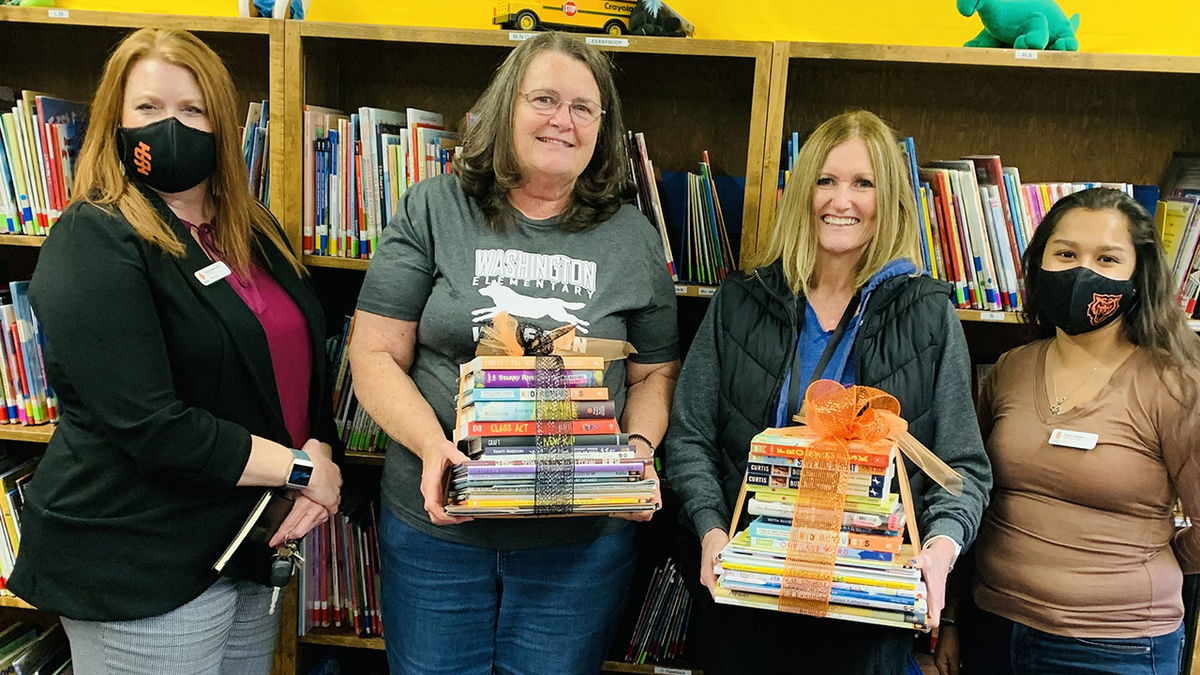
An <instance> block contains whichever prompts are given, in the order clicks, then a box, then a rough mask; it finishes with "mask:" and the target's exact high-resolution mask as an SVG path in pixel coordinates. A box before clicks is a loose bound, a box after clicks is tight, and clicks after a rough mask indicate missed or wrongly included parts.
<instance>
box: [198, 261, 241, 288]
mask: <svg viewBox="0 0 1200 675" xmlns="http://www.w3.org/2000/svg"><path fill="white" fill-rule="evenodd" d="M230 274H233V270H230V269H229V265H226V264H225V263H223V262H221V261H220V260H218V261H217V262H215V263H213V264H211V265H209V266H208V267H205V268H203V269H198V270H196V278H197V279H199V280H200V283H202V284H204V285H205V286H212V285H213V284H215V283H217V282H218V281H220V280H222V279H224V278H225V277H227V276H229V275H230Z"/></svg>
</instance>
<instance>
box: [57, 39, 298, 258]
mask: <svg viewBox="0 0 1200 675" xmlns="http://www.w3.org/2000/svg"><path fill="white" fill-rule="evenodd" d="M142 59H158V60H160V61H163V62H164V63H169V64H172V65H175V66H179V67H181V68H185V69H187V70H188V71H189V72H191V73H192V75H193V76H195V78H196V82H197V84H198V85H199V87H200V92H201V94H203V96H204V105H205V109H206V111H207V112H208V119H209V121H210V122H212V127H213V135H214V136H215V138H216V146H217V162H216V167H215V168H214V169H213V173H212V175H211V176H209V179H208V190H209V197H210V199H211V200H212V204H213V207H214V209H215V211H216V218H215V222H216V227H215V230H216V243H217V247H218V248H220V250H221V254H222V255H223V256H224V257H225V262H226V263H227V264H228V265H229V266H230V267H232V268H233V269H235V270H237V271H238V272H240V273H244V272H246V271H247V270H248V268H249V265H250V261H251V260H252V259H253V257H254V253H253V247H254V245H255V244H254V242H255V238H254V235H255V233H258V234H261V235H262V236H264V237H266V239H267V240H268V241H270V242H271V244H273V245H274V246H275V247H276V248H278V249H279V251H280V252H281V253H282V254H283V256H284V258H285V259H287V261H288V262H289V263H291V265H292V268H293V269H294V270H295V271H296V273H297V274H303V273H304V271H303V267H302V266H301V265H300V262H299V261H298V260H297V259H296V257H295V256H294V255H293V254H292V251H291V247H290V246H288V243H287V240H286V239H285V238H284V236H283V233H282V232H280V230H279V227H278V226H277V225H276V223H275V221H274V219H273V218H272V217H271V215H270V213H269V212H267V210H266V209H265V208H262V207H261V205H259V204H258V203H257V201H256V200H255V199H254V197H253V196H252V195H251V194H250V190H249V188H248V187H247V184H246V183H247V175H246V165H245V163H244V161H243V159H242V153H241V148H240V147H239V145H240V144H239V143H238V138H237V129H238V120H237V113H236V103H235V97H234V88H233V80H232V79H231V78H230V77H229V71H228V70H226V68H225V64H224V63H222V62H221V57H219V56H217V54H216V53H215V52H213V50H212V49H209V47H208V45H206V44H204V43H203V42H201V41H200V40H199V39H198V38H197V37H196V36H194V35H192V34H191V33H189V32H187V31H185V30H181V29H177V28H142V29H140V30H137V31H134V32H133V33H131V34H130V35H129V36H128V37H126V38H125V39H124V40H122V41H121V43H120V44H119V45H117V48H116V49H115V50H114V51H113V53H112V55H111V56H109V58H108V62H107V63H105V64H104V73H103V74H102V75H101V76H100V84H99V85H98V86H97V87H96V95H95V98H93V99H92V107H91V112H90V119H89V121H88V130H87V135H86V136H85V138H84V141H83V148H82V150H81V151H80V153H79V160H78V162H77V163H76V167H77V168H76V172H75V183H74V186H73V193H74V194H75V199H77V200H82V201H85V202H88V203H90V204H94V205H96V206H99V207H100V208H103V209H106V210H109V209H113V208H115V209H117V210H119V211H120V212H121V214H122V215H124V216H125V218H126V219H127V220H128V221H129V224H130V225H132V226H133V229H134V231H136V232H137V233H138V234H139V235H140V236H141V237H142V238H143V239H145V240H147V241H149V242H151V243H153V244H154V245H156V246H158V247H159V248H161V249H162V250H163V251H165V252H166V253H168V254H170V255H173V256H182V255H183V253H184V251H185V250H186V249H185V247H184V244H183V242H182V241H180V240H179V238H178V237H176V236H175V233H174V232H173V231H172V230H171V228H170V226H169V225H168V224H167V223H166V221H164V220H163V218H162V216H160V215H159V213H158V211H157V210H156V209H155V208H154V206H153V205H152V204H151V203H150V200H148V199H147V198H146V196H145V195H144V194H142V192H141V190H139V189H138V187H137V186H136V185H135V184H134V182H133V181H132V180H131V179H130V178H129V176H128V175H126V173H125V167H124V165H123V164H122V163H121V158H120V155H119V154H118V152H117V129H118V128H119V127H120V126H121V111H122V108H123V106H124V101H125V84H126V81H127V79H128V77H129V71H130V70H131V69H132V68H133V66H134V65H135V64H137V63H138V62H139V61H141V60H142Z"/></svg>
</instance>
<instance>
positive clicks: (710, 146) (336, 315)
mask: <svg viewBox="0 0 1200 675" xmlns="http://www.w3.org/2000/svg"><path fill="white" fill-rule="evenodd" d="M143 26H179V27H183V28H187V29H188V30H192V31H195V32H197V34H198V35H199V36H200V37H201V38H202V39H204V40H205V42H206V43H207V44H209V45H210V46H212V47H213V48H214V50H215V51H217V52H218V53H219V54H220V55H221V57H222V58H223V59H224V60H225V62H226V65H227V66H228V67H229V69H230V72H231V74H232V75H233V77H234V82H235V85H236V86H237V88H238V97H239V105H240V106H241V108H240V109H242V110H244V109H245V106H246V105H247V104H248V103H249V102H251V101H258V100H264V99H269V100H270V101H271V108H272V117H273V118H274V124H272V127H273V129H274V132H273V133H274V135H275V142H273V143H271V156H270V161H271V172H272V174H273V175H274V177H275V178H274V180H273V181H272V184H271V207H272V211H273V212H274V213H275V215H276V216H277V217H278V218H279V220H280V222H281V223H283V225H284V227H285V229H286V230H287V233H288V236H289V237H291V238H292V241H293V243H294V246H295V247H296V250H297V251H299V250H300V247H301V244H300V241H301V239H300V237H301V227H302V214H303V194H302V190H303V187H302V182H301V180H302V171H301V170H300V159H299V158H300V156H301V154H300V153H301V151H302V134H303V129H302V126H303V120H302V110H303V105H304V104H306V103H308V104H315V105H324V106H329V107H337V108H341V109H343V110H346V111H350V110H351V109H354V108H357V107H358V106H363V105H370V106H378V107H398V108H400V109H403V108H404V107H409V106H411V107H418V108H423V109H426V110H432V111H437V112H440V113H442V114H443V115H445V118H446V121H447V126H448V127H457V121H458V120H459V119H460V118H461V117H462V115H463V113H465V112H466V111H467V109H468V108H469V107H470V105H471V104H472V103H473V102H474V99H475V97H476V96H477V95H478V94H479V93H480V92H481V91H482V90H483V88H484V86H485V85H486V83H487V81H488V78H489V77H490V75H491V73H492V71H493V70H494V68H495V67H496V66H497V65H498V64H499V62H500V60H501V59H503V57H504V55H505V54H506V53H507V50H508V49H509V48H511V47H512V46H513V45H514V44H515V41H516V40H518V39H520V37H521V35H520V34H511V33H509V32H506V31H499V30H451V29H434V28H412V27H396V26H375V25H352V24H333V23H325V24H323V23H312V22H290V21H289V22H284V21H277V20H270V19H240V18H224V17H198V16H171V15H157V14H140V13H137V14H134V13H111V12H96V11H85V10H64V9H45V8H23V7H0V45H3V54H4V56H3V63H4V66H5V67H4V68H3V72H2V73H0V83H2V84H5V85H8V86H12V87H14V88H17V89H31V90H38V91H45V92H48V93H51V94H53V95H56V96H59V97H62V98H68V99H74V100H84V101H86V100H90V98H91V95H92V92H93V90H94V87H95V83H96V81H97V79H98V77H99V74H100V69H101V67H102V66H103V63H104V60H105V58H106V57H107V55H108V53H109V51H110V50H111V49H112V47H113V46H115V44H116V43H117V42H118V41H119V40H120V39H121V38H122V37H123V36H124V35H125V34H127V33H128V32H129V31H130V30H132V29H135V28H139V27H143ZM597 37H598V38H599V39H598V40H597V42H598V43H599V44H598V46H599V47H600V48H601V49H604V50H606V51H608V52H609V53H610V54H611V55H612V56H613V59H614V61H615V62H616V64H617V66H618V72H617V85H618V89H619V90H620V92H621V96H622V104H623V107H624V112H625V121H626V126H627V128H629V129H632V130H635V131H644V132H646V133H647V140H648V142H649V143H650V144H651V145H652V154H653V158H654V160H655V162H656V164H657V165H658V166H659V167H660V168H662V169H664V170H675V171H681V170H689V169H692V168H694V165H695V163H696V162H697V161H698V159H699V155H700V151H701V150H705V149H707V150H709V152H710V154H711V155H712V157H713V160H714V163H715V165H716V170H717V172H718V173H724V174H735V175H736V174H741V175H744V176H745V177H746V181H747V188H746V194H745V201H744V208H743V213H742V216H743V218H742V220H743V222H742V228H741V230H742V235H741V237H742V238H741V242H742V245H741V255H740V257H739V260H742V261H746V260H747V259H748V257H749V255H750V254H752V253H753V252H754V251H756V250H758V249H759V247H761V246H762V245H763V244H765V241H766V237H767V235H768V233H769V230H770V227H771V221H772V218H773V216H774V207H775V192H776V187H777V186H776V182H777V179H778V167H779V158H780V154H781V151H780V148H781V143H782V139H783V135H784V133H785V132H791V131H793V130H795V131H799V132H800V133H801V134H802V135H803V134H806V133H807V132H808V131H809V130H811V129H812V128H813V127H815V125H816V124H817V123H819V122H820V121H821V120H824V119H825V118H827V117H829V116H831V115H834V114H836V113H838V112H841V111H843V110H845V109H849V108H855V107H861V108H866V109H869V110H872V111H874V112H877V113H879V114H880V115H881V116H883V117H884V118H885V119H887V120H888V121H889V122H890V123H892V125H893V126H894V127H895V128H896V129H897V130H898V131H899V132H900V133H901V134H904V135H912V136H914V137H915V138H916V140H917V152H918V160H919V161H922V162H924V161H928V160H932V159H943V158H956V157H959V156H961V155H966V154H973V153H980V152H995V153H998V154H1000V155H1001V157H1002V158H1003V159H1004V161H1005V163H1006V164H1011V165H1016V166H1019V167H1020V168H1021V170H1022V172H1023V173H1022V177H1023V179H1026V180H1029V181H1040V180H1072V179H1075V180H1089V179H1099V180H1122V181H1129V182H1138V183H1157V182H1159V181H1160V180H1161V179H1162V178H1163V173H1164V170H1165V168H1166V165H1167V161H1168V159H1169V158H1170V155H1171V152H1172V151H1174V150H1197V149H1200V117H1197V116H1196V114H1195V106H1194V102H1195V100H1197V98H1200V58H1196V57H1175V56H1125V55H1111V54H1087V53H1051V52H1022V51H1013V50H996V49H966V48H942V47H911V46H897V45H857V44H834V43H812V42H777V43H773V44H772V43H768V42H733V41H706V40H692V39H686V40H684V39H664V38H639V37H620V38H615V39H614V38H611V37H607V36H597ZM42 240H43V238H41V237H31V236H22V235H5V236H0V281H5V282H6V281H9V280H17V279H27V278H29V276H30V275H31V274H32V272H33V268H34V265H35V264H36V260H37V251H38V248H37V247H38V246H40V245H41V242H42ZM304 263H305V265H306V266H308V267H309V269H310V271H311V273H312V279H313V283H314V285H315V286H316V288H317V291H318V293H319V294H320V295H321V296H322V300H323V302H324V304H325V308H326V313H327V316H328V317H329V320H330V322H331V326H330V329H331V333H332V331H333V330H334V329H335V328H336V326H334V325H333V324H334V323H335V322H338V321H340V317H341V316H343V315H344V314H347V313H349V312H350V311H352V309H353V305H354V299H355V297H356V295H357V291H358V288H359V286H360V285H361V282H362V271H363V270H365V269H366V267H367V265H368V261H366V260H352V259H342V258H329V257H320V256H305V257H304ZM743 264H744V262H743ZM712 292H713V289H712V288H711V287H704V286H695V285H687V284H679V285H677V286H676V293H677V296H679V297H680V298H681V299H680V323H681V340H682V344H683V346H685V347H686V345H687V344H688V342H689V340H690V335H691V333H692V332H694V328H695V326H696V325H697V324H698V323H699V321H700V318H701V316H702V315H703V312H704V311H705V309H706V307H707V303H706V302H705V299H707V298H708V297H711V295H712ZM959 316H960V318H961V319H962V320H963V322H964V329H965V331H966V335H967V340H968V344H969V346H970V350H971V354H972V361H973V362H974V363H977V364H981V363H992V362H994V361H995V359H996V358H997V357H998V356H999V355H1000V354H1001V353H1002V352H1003V351H1005V350H1007V349H1009V348H1011V347H1013V346H1015V345H1017V344H1019V343H1020V342H1021V341H1022V340H1023V339H1024V338H1023V333H1022V332H1021V330H1020V327H1019V326H1016V325H1015V324H1016V318H1015V316H1013V315H1012V314H1010V313H1005V312H980V311H975V310H959ZM1194 327H1196V328H1198V329H1200V326H1194ZM52 433H53V431H52V428H50V427H48V426H44V427H21V426H17V425H5V426H0V443H3V445H4V446H6V447H8V448H9V449H10V451H12V452H23V453H29V454H36V453H37V452H39V450H38V448H39V445H40V444H44V443H46V442H47V441H48V440H49V438H50V436H51V434H52ZM347 461H349V462H356V463H361V464H367V465H376V466H378V465H380V464H382V456H381V455H374V454H361V455H353V454H352V455H351V456H349V457H348V458H347ZM663 515H664V514H660V515H659V518H658V519H656V520H660V519H661V518H662V516H663ZM671 526H673V524H672V525H671ZM1193 581H1194V580H1193V579H1190V578H1189V579H1188V583H1187V584H1185V596H1187V600H1188V605H1189V613H1188V620H1187V622H1188V626H1189V631H1188V644H1187V648H1186V650H1185V672H1190V673H1192V674H1193V675H1200V667H1197V666H1198V665H1200V664H1195V663H1192V662H1193V661H1194V659H1192V654H1193V644H1194V632H1195V631H1194V624H1195V619H1194V604H1195V603H1194V602H1192V599H1193V598H1192V595H1193V594H1192V593H1189V592H1188V589H1191V588H1194V586H1195V584H1194V583H1192V582H1193ZM293 588H294V587H293ZM633 588H634V589H635V590H634V592H633V593H632V594H631V599H630V602H631V603H632V604H636V603H637V601H638V599H639V597H640V596H639V593H640V592H641V591H642V590H643V589H642V588H641V587H639V585H638V582H637V580H636V579H635V583H634V586H633ZM295 604H296V599H295V594H294V592H292V593H288V594H285V596H284V599H283V601H282V606H281V610H280V611H282V612H283V617H282V618H283V621H282V626H281V632H280V649H279V650H278V651H277V654H276V664H275V672H276V673H277V674H281V675H282V674H285V673H286V674H287V675H292V674H293V673H297V672H303V671H300V670H298V668H299V666H301V665H304V663H305V660H304V658H303V656H304V651H305V645H334V646H340V647H348V648H355V649H365V650H382V649H383V641H382V639H380V638H360V637H358V636H356V635H354V634H353V633H350V632H342V633H332V632H321V631H318V632H313V633H310V634H308V635H306V636H304V637H302V638H297V637H296V635H295V630H294V623H295V619H296V612H295ZM31 609H32V608H30V607H29V606H28V605H27V604H26V603H23V602H21V601H20V600H17V599H16V598H13V597H12V596H2V595H0V617H2V618H0V623H6V622H7V621H9V620H11V619H10V616H11V615H12V614H13V613H18V614H20V615H21V616H22V618H25V617H26V616H28V617H31V618H32V619H33V620H35V621H41V622H51V621H53V617H49V616H47V615H45V614H42V613H39V612H31V611H30V610H31ZM620 639H621V637H620V636H618V640H620ZM379 660H380V661H381V662H382V655H380V657H379ZM1189 663H1191V666H1190V670H1189V666H1188V664H1189ZM605 672H614V673H616V672H634V673H638V672H642V673H655V672H658V673H667V674H671V675H676V674H688V673H692V672H694V671H690V670H687V669H683V668H665V667H656V666H635V665H630V664H623V663H615V662H609V663H606V664H605Z"/></svg>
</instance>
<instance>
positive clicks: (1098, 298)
mask: <svg viewBox="0 0 1200 675" xmlns="http://www.w3.org/2000/svg"><path fill="white" fill-rule="evenodd" d="M1122 297H1124V296H1121V295H1104V294H1101V293H1092V304H1090V305H1088V309H1087V314H1088V321H1091V322H1092V325H1093V326H1099V325H1100V324H1101V323H1104V320H1105V319H1107V318H1108V317H1110V316H1112V313H1113V312H1115V311H1117V308H1118V307H1120V306H1121V298H1122Z"/></svg>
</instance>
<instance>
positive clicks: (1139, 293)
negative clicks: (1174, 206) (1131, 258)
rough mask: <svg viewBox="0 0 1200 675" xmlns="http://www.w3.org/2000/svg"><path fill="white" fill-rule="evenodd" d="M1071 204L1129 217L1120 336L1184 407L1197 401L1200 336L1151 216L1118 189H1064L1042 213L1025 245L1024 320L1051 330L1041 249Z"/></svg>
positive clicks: (1045, 333) (1041, 332)
mask: <svg viewBox="0 0 1200 675" xmlns="http://www.w3.org/2000/svg"><path fill="white" fill-rule="evenodd" d="M1075 209H1088V210H1091V211H1115V212H1116V213H1119V214H1121V215H1122V216H1124V217H1125V220H1126V222H1128V223H1129V238H1130V239H1131V240H1132V241H1133V250H1134V254H1135V258H1136V263H1135V266H1134V269H1133V277H1132V278H1131V279H1130V281H1132V282H1133V289H1134V297H1133V302H1132V304H1130V306H1129V310H1128V311H1126V313H1125V317H1124V321H1123V322H1122V324H1121V332H1122V334H1123V335H1124V337H1125V339H1127V340H1129V341H1130V342H1132V343H1133V344H1135V345H1137V346H1139V347H1142V348H1144V349H1145V350H1146V351H1147V352H1149V354H1150V358H1151V360H1152V361H1153V362H1154V366H1155V368H1156V369H1157V370H1158V373H1159V377H1160V378H1162V380H1163V382H1164V384H1169V385H1170V386H1168V387H1167V390H1168V391H1169V392H1170V393H1171V396H1172V397H1174V398H1175V400H1176V401H1178V402H1179V404H1180V405H1182V406H1184V407H1186V408H1189V409H1191V408H1194V407H1195V406H1196V405H1197V403H1200V401H1198V400H1197V398H1198V392H1197V390H1198V384H1197V381H1196V374H1197V373H1200V337H1197V336H1196V334H1195V333H1193V332H1192V330H1191V328H1189V327H1188V324H1187V316H1186V315H1185V314H1184V313H1183V311H1181V310H1180V309H1179V305H1178V304H1177V303H1176V302H1175V290H1174V288H1175V282H1174V281H1173V280H1172V278H1171V269H1170V267H1169V266H1168V264H1167V260H1166V255H1165V254H1164V253H1163V247H1162V241H1161V240H1160V239H1159V236H1158V230H1157V229H1155V227H1154V219H1153V218H1152V217H1151V216H1150V214H1149V213H1147V212H1146V209H1145V208H1143V207H1142V205H1141V204H1139V203H1137V201H1136V200H1134V198H1133V197H1130V196H1129V195H1127V194H1125V193H1124V192H1122V191H1121V190H1113V189H1111V188H1091V189H1088V190H1082V191H1080V192H1076V193H1074V194H1070V195H1067V196H1066V197H1063V198H1062V199H1060V200H1058V201H1057V202H1055V204H1054V206H1053V207H1052V208H1051V209H1050V211H1048V212H1047V213H1046V217H1045V218H1043V219H1042V222H1041V224H1040V225H1038V227H1037V229H1036V230H1034V231H1033V238H1031V239H1030V240H1029V246H1028V247H1027V248H1026V249H1025V255H1024V257H1023V258H1022V260H1021V264H1022V265H1024V266H1025V291H1026V300H1025V311H1024V313H1025V322H1026V323H1027V324H1028V325H1029V326H1030V327H1031V328H1032V329H1033V331H1034V334H1035V335H1036V336H1037V337H1041V338H1047V337H1053V336H1054V335H1056V334H1057V333H1056V331H1055V326H1054V322H1052V321H1051V320H1050V317H1048V316H1047V315H1046V312H1045V309H1044V308H1043V307H1042V305H1041V298H1042V294H1040V293H1038V292H1037V290H1038V288H1039V287H1040V286H1041V284H1042V273H1043V270H1042V255H1043V254H1044V253H1045V251H1046V246H1047V244H1048V243H1049V241H1050V238H1051V237H1052V236H1054V230H1055V229H1056V228H1057V227H1058V223H1059V222H1060V221H1062V219H1063V216H1065V215H1067V214H1068V213H1070V212H1071V211H1074V210H1075Z"/></svg>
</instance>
